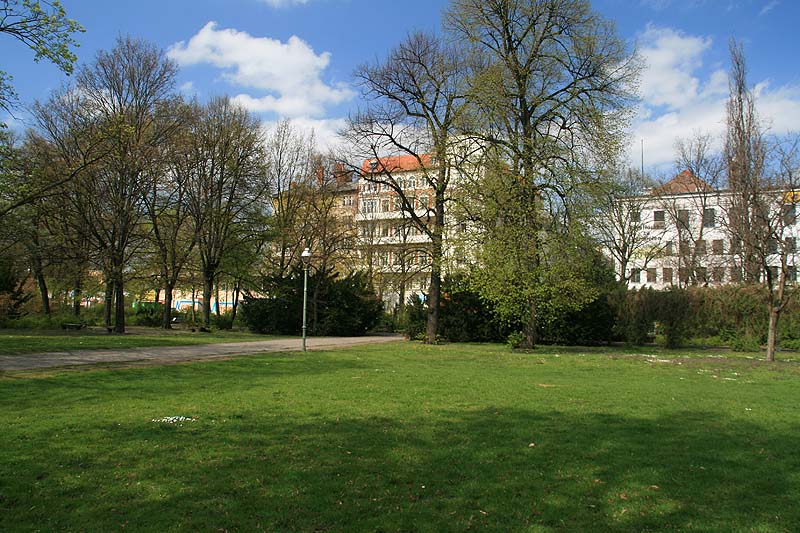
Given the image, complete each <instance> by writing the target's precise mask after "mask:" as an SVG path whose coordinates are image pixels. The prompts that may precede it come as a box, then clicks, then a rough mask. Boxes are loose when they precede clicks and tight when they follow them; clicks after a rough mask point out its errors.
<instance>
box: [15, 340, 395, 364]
mask: <svg viewBox="0 0 800 533" xmlns="http://www.w3.org/2000/svg"><path fill="white" fill-rule="evenodd" d="M402 339H403V338H402V337H400V336H368V337H313V338H309V339H308V341H307V347H308V349H309V350H323V349H328V348H340V347H345V346H357V345H359V344H376V343H383V342H397V341H400V340H402ZM300 347H301V345H300V339H278V340H269V341H254V342H228V343H220V344H201V345H193V346H153V347H149V348H125V349H119V350H72V351H68V352H48V353H30V354H19V355H0V371H14V370H35V369H41V368H56V367H64V366H76V365H92V364H98V363H129V362H138V361H147V362H152V363H153V364H159V363H162V364H169V363H174V362H178V361H195V360H203V359H223V358H226V357H232V356H234V355H252V354H258V353H266V352H296V351H300Z"/></svg>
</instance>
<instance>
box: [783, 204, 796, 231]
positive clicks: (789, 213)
mask: <svg viewBox="0 0 800 533" xmlns="http://www.w3.org/2000/svg"><path fill="white" fill-rule="evenodd" d="M781 214H782V215H783V225H784V226H793V225H794V223H795V222H796V221H797V212H796V210H795V206H794V204H788V205H782V206H781Z"/></svg>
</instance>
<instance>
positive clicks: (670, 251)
mask: <svg viewBox="0 0 800 533" xmlns="http://www.w3.org/2000/svg"><path fill="white" fill-rule="evenodd" d="M664 255H666V256H672V255H675V243H674V242H672V241H667V245H666V246H665V247H664Z"/></svg>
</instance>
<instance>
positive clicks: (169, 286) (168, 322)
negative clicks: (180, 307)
mask: <svg viewBox="0 0 800 533" xmlns="http://www.w3.org/2000/svg"><path fill="white" fill-rule="evenodd" d="M173 289H174V284H173V283H171V282H170V281H164V311H163V313H162V316H161V327H162V328H164V329H172V290H173Z"/></svg>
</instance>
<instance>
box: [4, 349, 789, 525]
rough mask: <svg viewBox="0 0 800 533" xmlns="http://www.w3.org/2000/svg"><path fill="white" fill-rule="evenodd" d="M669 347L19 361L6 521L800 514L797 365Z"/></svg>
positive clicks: (618, 519)
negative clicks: (69, 366)
mask: <svg viewBox="0 0 800 533" xmlns="http://www.w3.org/2000/svg"><path fill="white" fill-rule="evenodd" d="M695 355H697V354H695ZM664 357H665V356H664V354H663V353H660V354H658V356H657V357H650V358H648V357H638V356H635V355H619V356H613V355H609V354H607V353H595V352H591V351H581V350H569V351H567V350H564V351H563V352H559V351H558V350H555V349H549V350H545V351H539V352H533V353H511V352H509V351H508V350H507V349H506V348H505V347H501V346H476V345H444V346H423V345H420V344H416V343H397V344H392V345H379V346H369V347H359V348H351V349H347V350H340V351H329V352H309V353H307V354H299V353H295V354H291V355H285V354H277V355H275V354H273V355H264V356H251V357H242V358H237V359H232V360H227V361H217V362H206V363H191V364H181V365H173V366H167V367H153V368H136V369H125V370H96V371H89V372H61V373H54V374H51V375H49V376H46V377H38V378H30V377H25V376H24V375H6V376H5V377H3V378H0V405H2V408H0V424H1V425H2V428H3V430H2V434H1V435H2V436H1V437H0V439H2V440H1V441H0V442H2V445H1V446H0V454H1V455H0V530H2V531H9V530H31V531H32V530H81V531H107V530H118V529H122V528H124V529H129V530H142V531H161V530H187V531H194V530H219V531H222V530H227V531H251V530H259V529H263V530H270V531H275V530H290V529H299V530H308V531H310V530H335V531H344V530H349V531H352V530H382V531H394V530H405V531H409V530H424V531H441V530H445V531H447V530H451V531H461V530H464V529H468V528H473V529H488V530H497V531H510V530H568V531H586V530H648V529H661V528H665V529H689V530H700V531H709V530H724V531H732V530H737V531H745V530H746V531H751V530H753V531H797V530H798V529H800V505H798V502H800V405H799V404H800V364H798V363H797V362H779V363H776V364H772V365H768V364H765V363H762V362H758V361H751V360H747V359H706V358H702V357H693V358H681V359H676V360H673V361H670V360H667V359H666V358H664ZM172 416H184V417H188V418H190V419H191V420H187V421H184V422H179V423H169V422H164V421H159V419H163V418H164V417H172Z"/></svg>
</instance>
